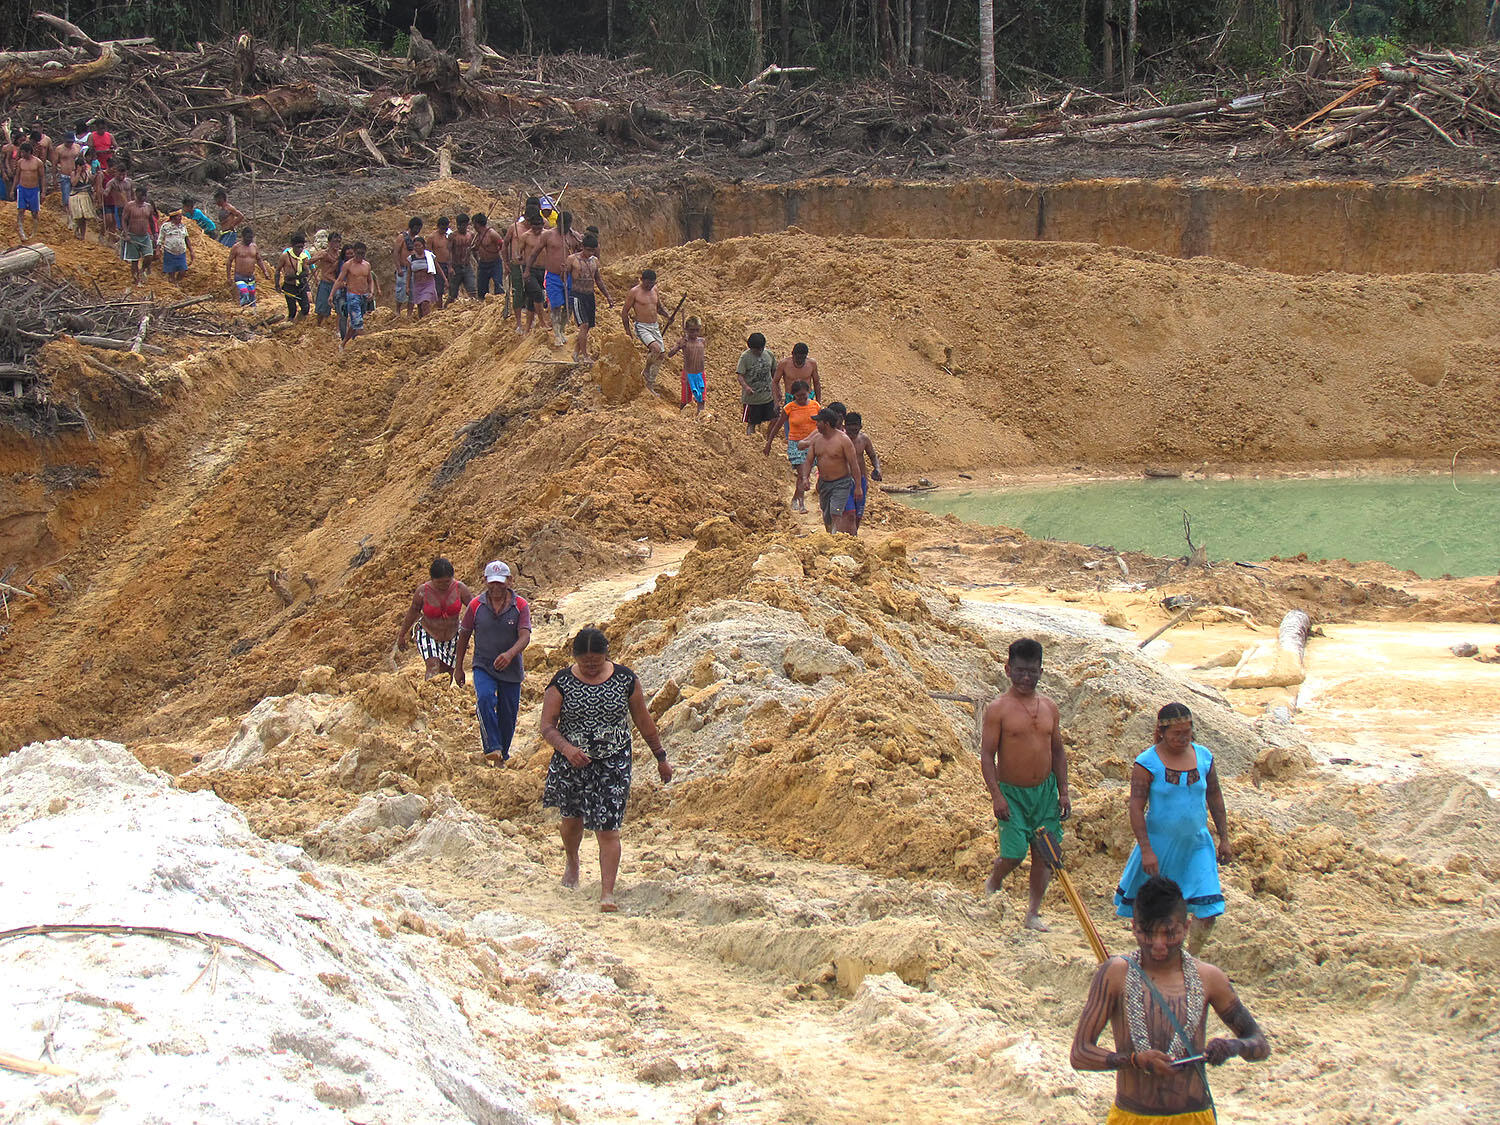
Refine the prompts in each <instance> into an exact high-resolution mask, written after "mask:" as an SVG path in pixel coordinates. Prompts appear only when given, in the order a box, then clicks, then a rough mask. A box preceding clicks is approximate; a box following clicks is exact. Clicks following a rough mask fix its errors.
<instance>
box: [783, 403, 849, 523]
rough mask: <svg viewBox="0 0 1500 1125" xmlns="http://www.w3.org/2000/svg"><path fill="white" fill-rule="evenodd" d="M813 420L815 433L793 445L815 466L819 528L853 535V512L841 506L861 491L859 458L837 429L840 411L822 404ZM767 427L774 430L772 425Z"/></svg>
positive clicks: (845, 435)
mask: <svg viewBox="0 0 1500 1125" xmlns="http://www.w3.org/2000/svg"><path fill="white" fill-rule="evenodd" d="M813 421H814V422H816V423H817V426H818V429H817V432H816V433H812V434H809V435H808V436H807V437H805V438H803V439H802V440H801V441H799V442H798V443H797V444H798V445H799V446H801V447H802V448H803V449H805V450H807V452H808V457H809V459H810V460H812V461H813V462H814V463H816V464H817V466H818V506H819V507H821V508H822V509H823V530H824V531H828V532H844V533H845V534H847V535H853V534H854V514H853V513H852V512H846V511H845V510H844V509H845V507H846V506H847V505H848V503H849V497H851V496H853V497H855V498H856V499H858V498H859V497H861V496H863V495H864V494H865V491H864V485H863V484H862V483H861V482H860V479H859V473H858V472H857V470H858V469H859V457H858V455H857V454H856V453H855V452H854V443H853V442H852V441H850V440H849V435H848V434H846V433H844V431H843V430H841V429H839V427H840V426H841V425H843V422H844V416H843V415H842V414H840V413H839V412H838V411H836V410H830V409H828V407H826V406H825V407H824V408H823V409H822V410H820V411H818V412H817V413H816V414H814V415H813ZM771 428H772V431H773V432H774V430H775V427H774V426H773V427H771Z"/></svg>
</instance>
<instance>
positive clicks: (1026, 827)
mask: <svg viewBox="0 0 1500 1125" xmlns="http://www.w3.org/2000/svg"><path fill="white" fill-rule="evenodd" d="M1000 795H1001V796H1003V797H1004V798H1005V801H1006V804H1008V805H1010V819H1009V820H1002V821H998V822H997V823H998V824H999V827H1000V856H1001V858H1002V859H1025V858H1026V852H1027V851H1028V850H1029V849H1030V847H1031V837H1032V834H1033V833H1034V832H1035V831H1036V830H1037V829H1038V828H1045V829H1046V830H1047V831H1048V832H1050V833H1052V835H1053V836H1055V837H1057V839H1059V840H1061V839H1062V806H1061V804H1060V803H1059V802H1058V799H1057V778H1056V776H1055V775H1053V774H1050V773H1049V774H1048V775H1047V777H1046V778H1045V779H1044V780H1043V781H1042V783H1041V784H1040V785H1033V786H1031V787H1030V788H1026V787H1023V786H1020V785H1006V784H1005V783H1004V782H1003V781H1002V782H1001V783H1000Z"/></svg>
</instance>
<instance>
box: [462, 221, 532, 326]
mask: <svg viewBox="0 0 1500 1125" xmlns="http://www.w3.org/2000/svg"><path fill="white" fill-rule="evenodd" d="M504 247H505V239H504V238H503V237H502V236H501V234H500V232H499V231H497V230H495V229H494V228H493V227H492V226H490V224H489V220H488V219H487V218H485V216H484V215H482V214H481V215H475V216H474V259H475V261H476V262H477V263H478V271H477V272H478V274H479V299H480V300H481V301H483V300H484V296H485V294H486V293H488V292H489V291H490V284H491V283H492V282H493V283H494V286H495V296H497V297H498V296H499V295H500V294H501V293H502V292H504V289H505V286H504V280H503V278H504V275H503V274H502V273H501V272H500V271H501V269H503V268H504V262H503V260H502V258H501V252H502V251H503V250H504ZM520 330H521V314H520V313H517V314H516V331H518V332H519V331H520Z"/></svg>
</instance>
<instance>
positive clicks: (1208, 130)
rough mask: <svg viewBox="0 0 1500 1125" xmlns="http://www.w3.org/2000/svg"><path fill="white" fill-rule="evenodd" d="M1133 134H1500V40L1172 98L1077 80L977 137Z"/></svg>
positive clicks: (1397, 137) (1446, 139) (1317, 62)
mask: <svg viewBox="0 0 1500 1125" xmlns="http://www.w3.org/2000/svg"><path fill="white" fill-rule="evenodd" d="M1134 137H1142V138H1148V139H1149V138H1160V139H1179V138H1196V139H1201V140H1210V139H1230V140H1241V139H1245V140H1248V139H1252V138H1254V139H1264V138H1268V137H1269V138H1270V139H1271V145H1272V147H1276V148H1280V149H1282V150H1287V151H1294V150H1301V151H1305V152H1307V153H1311V154H1316V153H1324V152H1328V151H1330V150H1333V149H1338V148H1343V149H1345V150H1346V151H1351V152H1352V151H1356V150H1358V151H1363V152H1371V153H1373V152H1378V151H1381V150H1382V149H1384V148H1387V147H1390V146H1392V145H1396V144H1402V143H1407V144H1415V143H1421V144H1427V143H1432V142H1433V141H1437V142H1439V143H1441V144H1442V145H1445V146H1449V147H1452V148H1455V149H1462V148H1472V147H1477V146H1480V145H1495V144H1497V143H1500V49H1496V48H1486V49H1484V50H1480V51H1469V52H1459V51H1443V52H1440V53H1439V52H1430V51H1417V52H1414V53H1413V54H1412V55H1411V56H1410V57H1409V58H1408V59H1407V60H1406V61H1405V62H1404V63H1402V64H1400V65H1395V64H1391V65H1384V66H1376V67H1369V68H1367V69H1362V70H1361V69H1356V68H1354V67H1353V66H1351V65H1349V64H1348V63H1347V62H1346V63H1344V64H1343V65H1342V66H1340V65H1339V63H1338V61H1337V60H1336V59H1333V58H1331V57H1330V55H1329V53H1328V52H1327V50H1324V51H1323V52H1322V53H1320V54H1318V55H1316V56H1315V57H1314V59H1313V62H1312V64H1311V65H1310V66H1309V67H1308V69H1307V70H1306V71H1304V72H1301V73H1295V74H1293V73H1288V74H1285V75H1283V76H1281V77H1280V78H1279V79H1277V80H1274V81H1271V82H1269V83H1267V84H1265V85H1264V86H1263V87H1262V88H1260V89H1247V90H1244V91H1243V92H1239V93H1236V94H1233V95H1231V94H1227V93H1224V92H1221V91H1218V90H1215V89H1212V88H1208V89H1205V90H1203V91H1202V92H1201V94H1199V95H1198V96H1193V97H1189V98H1188V99H1187V100H1184V101H1179V102H1175V103H1172V104H1167V103H1164V102H1162V101H1161V100H1160V99H1158V98H1156V97H1155V95H1153V94H1152V93H1151V92H1150V91H1149V90H1145V89H1141V90H1138V91H1137V92H1136V96H1135V97H1134V98H1133V99H1130V100H1128V101H1127V100H1125V99H1123V98H1122V97H1121V96H1119V95H1116V96H1112V97H1111V96H1107V95H1102V94H1099V93H1096V92H1094V91H1090V90H1082V89H1077V88H1074V89H1069V90H1066V91H1059V92H1057V93H1054V94H1052V95H1049V96H1047V97H1045V98H1039V99H1037V100H1035V101H1033V102H1030V103H1028V104H1024V105H1012V106H1007V107H1005V108H1004V109H1002V110H999V111H998V112H997V113H996V114H995V115H994V117H993V118H992V119H991V121H990V124H989V127H988V128H987V129H985V130H982V131H976V132H974V133H972V134H970V139H971V140H973V141H975V142H987V143H989V144H993V145H998V146H1001V147H1006V146H1025V145H1035V144H1039V143H1040V144H1055V143H1058V142H1062V141H1085V142H1117V141H1124V140H1128V139H1131V138H1134Z"/></svg>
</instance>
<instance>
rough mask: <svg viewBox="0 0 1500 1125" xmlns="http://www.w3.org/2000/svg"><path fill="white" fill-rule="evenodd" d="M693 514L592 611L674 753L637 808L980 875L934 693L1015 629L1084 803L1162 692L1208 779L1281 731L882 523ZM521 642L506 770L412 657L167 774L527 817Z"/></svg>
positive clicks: (552, 658) (999, 647) (298, 828)
mask: <svg viewBox="0 0 1500 1125" xmlns="http://www.w3.org/2000/svg"><path fill="white" fill-rule="evenodd" d="M698 535H699V548H698V549H696V550H694V551H692V552H690V553H689V554H688V555H687V557H686V558H685V559H684V560H683V563H682V566H681V569H680V571H679V572H678V574H677V575H676V576H673V577H663V578H661V579H660V580H659V581H658V582H657V586H656V589H655V590H654V591H653V592H651V593H648V594H646V595H644V596H642V597H639V598H637V599H635V600H634V601H631V602H629V603H627V604H626V606H625V607H624V608H623V609H622V610H621V611H620V613H619V614H618V615H617V616H616V618H615V620H613V621H612V622H610V623H609V624H608V625H607V629H608V631H609V632H610V634H611V635H612V636H614V637H615V638H616V642H617V651H618V653H619V658H620V659H621V660H622V661H624V662H626V663H628V664H629V665H630V666H632V667H634V668H635V669H636V670H637V671H638V673H639V674H640V675H641V677H642V681H643V684H644V686H645V687H646V689H647V691H648V695H649V698H650V705H651V709H652V711H653V713H655V714H656V715H657V716H658V721H659V724H660V727H661V730H662V733H663V737H664V738H665V740H666V741H667V744H668V745H669V746H670V747H671V748H672V751H673V754H674V759H675V760H676V762H677V763H678V776H677V779H676V780H675V781H674V783H673V786H672V789H671V791H670V794H663V793H662V792H661V791H660V790H658V789H657V788H656V787H654V786H652V785H649V784H643V785H640V786H638V788H637V792H636V795H635V797H634V798H633V800H634V801H635V804H634V805H633V808H634V809H635V811H636V814H637V815H643V816H648V817H658V818H665V819H666V822H668V823H671V824H673V825H676V826H678V827H681V828H686V829H693V828H700V827H702V828H706V827H710V826H713V827H716V828H717V829H718V830H719V831H722V832H724V833H727V834H728V835H730V836H735V837H740V838H743V839H748V840H755V841H760V842H765V843H769V844H771V845H773V846H775V847H778V848H781V849H784V850H787V851H791V852H796V853H800V854H804V855H807V856H810V857H813V858H817V859H820V860H822V861H824V862H836V863H844V864H856V865H864V866H868V867H870V868H871V869H873V870H877V871H881V872H885V873H888V874H894V875H923V876H936V877H939V878H944V879H957V880H961V881H970V880H974V879H977V878H979V877H980V876H981V874H982V872H983V870H984V869H985V868H986V867H987V865H988V863H989V861H990V859H991V858H992V856H991V855H990V848H991V847H992V841H991V839H990V837H989V833H988V832H987V831H985V830H984V827H983V826H984V825H985V824H986V822H987V821H988V819H989V811H988V800H987V798H986V797H985V793H984V786H983V783H982V780H981V778H980V774H979V763H978V756H977V745H976V741H975V719H974V716H973V712H972V709H971V708H970V706H969V705H968V704H963V703H955V702H950V701H942V702H938V701H935V700H934V699H933V698H932V696H931V694H930V693H933V692H938V693H957V694H961V695H966V696H971V697H974V698H978V699H982V700H985V699H989V698H991V697H993V696H994V695H995V694H996V693H998V692H999V691H1001V690H1003V689H1004V677H1003V673H1002V671H1001V665H1002V664H1003V662H1004V659H1005V649H1006V647H1007V645H1008V644H1009V642H1010V641H1011V640H1014V639H1016V638H1017V637H1019V636H1023V635H1032V636H1036V637H1038V638H1039V639H1041V640H1042V641H1043V643H1044V645H1046V647H1047V652H1048V656H1047V659H1048V672H1047V678H1046V680H1045V681H1044V688H1045V689H1046V690H1048V691H1049V692H1051V693H1052V694H1053V695H1054V696H1055V698H1057V700H1058V703H1059V706H1060V708H1061V710H1062V715H1063V723H1064V727H1065V729H1066V732H1067V735H1066V738H1067V743H1068V745H1069V747H1070V754H1071V756H1072V761H1073V766H1072V777H1073V782H1074V787H1075V791H1076V792H1077V793H1078V794H1079V799H1080V801H1083V802H1087V801H1088V800H1089V799H1090V795H1092V794H1096V793H1099V794H1102V793H1103V791H1106V790H1108V791H1110V792H1113V790H1114V789H1117V788H1118V787H1119V785H1120V784H1121V783H1122V782H1123V780H1124V778H1125V776H1126V773H1127V771H1128V761H1129V758H1131V757H1133V756H1134V754H1135V753H1136V752H1137V751H1138V750H1139V749H1140V748H1141V747H1144V746H1145V745H1147V744H1148V743H1149V741H1150V737H1151V727H1152V720H1153V716H1154V714H1155V712H1156V710H1157V709H1158V708H1159V707H1160V706H1161V705H1162V704H1164V703H1166V702H1168V701H1169V700H1172V699H1187V700H1189V701H1190V702H1191V704H1192V706H1193V708H1194V711H1195V713H1196V715H1197V717H1198V724H1199V729H1200V732H1201V735H1202V737H1203V738H1204V739H1205V740H1207V741H1209V742H1211V744H1212V745H1213V746H1214V747H1215V751H1216V753H1217V754H1218V756H1219V760H1220V762H1221V763H1222V766H1221V769H1222V771H1223V772H1224V774H1225V775H1226V776H1237V775H1241V774H1244V773H1245V772H1246V771H1247V770H1248V769H1249V768H1250V767H1251V765H1252V764H1253V763H1254V762H1255V761H1256V759H1257V758H1258V757H1259V756H1261V755H1262V754H1263V753H1265V752H1266V751H1267V749H1268V748H1272V747H1292V746H1293V745H1294V744H1292V743H1291V742H1289V741H1288V739H1287V738H1286V736H1285V735H1284V734H1283V733H1282V732H1280V731H1279V730H1278V729H1277V728H1275V727H1274V726H1264V727H1252V726H1251V725H1250V724H1249V723H1247V722H1246V721H1245V720H1244V719H1242V718H1241V717H1239V716H1238V715H1236V714H1234V713H1233V712H1232V711H1231V710H1230V708H1229V707H1228V706H1227V705H1226V704H1225V702H1224V701H1223V699H1222V698H1221V697H1219V696H1218V695H1217V693H1214V692H1211V691H1207V690H1206V689H1203V688H1200V687H1197V686H1196V685H1193V684H1190V683H1189V682H1187V681H1186V680H1184V679H1182V678H1181V677H1179V676H1177V675H1176V674H1175V673H1172V672H1170V671H1168V670H1165V669H1163V668H1161V667H1160V666H1159V665H1157V664H1156V663H1155V662H1154V661H1151V660H1149V659H1147V658H1145V657H1142V656H1140V655H1139V654H1138V653H1136V652H1134V650H1133V648H1131V647H1129V646H1125V645H1121V644H1120V643H1119V640H1118V639H1116V638H1112V637H1110V636H1107V635H1102V634H1101V635H1088V636H1085V635H1079V634H1078V633H1077V632H1076V631H1075V630H1073V629H1071V628H1070V627H1069V625H1068V624H1067V623H1066V622H1063V621H1061V620H1047V619H1045V618H1038V617H1036V616H1035V615H1031V616H1028V615H1024V614H1020V613H1005V612H1002V614H1001V615H1000V616H994V615H989V616H976V615H974V614H972V613H969V612H966V611H964V610H963V609H962V608H961V607H959V606H958V605H957V604H956V603H955V602H954V600H953V599H951V598H950V597H949V596H947V595H945V594H942V593H940V592H939V591H938V590H936V589H935V588H933V587H931V586H927V585H924V584H923V583H921V582H920V581H919V580H918V579H917V576H916V574H915V572H914V571H913V570H912V569H911V567H910V566H909V565H908V563H907V562H906V559H905V556H904V550H903V546H902V544H901V543H900V541H899V540H891V541H887V542H884V543H882V544H878V545H876V544H871V543H867V542H865V541H864V540H850V539H842V538H835V537H830V536H824V535H817V536H811V537H806V538H795V537H791V536H787V535H785V534H782V535H776V536H771V537H746V536H745V535H744V533H742V532H741V531H740V530H739V529H738V528H737V527H736V526H735V525H734V524H733V523H731V522H730V521H729V520H727V519H724V518H722V517H720V518H717V519H715V520H711V521H709V522H708V523H706V524H705V525H702V526H700V528H699V529H698ZM533 657H534V658H533V660H532V661H531V675H530V678H529V680H528V686H527V689H526V691H525V693H524V695H523V710H524V711H525V713H526V714H525V719H524V721H523V724H522V726H521V728H520V730H519V734H518V742H517V751H516V757H517V762H516V768H515V769H511V770H505V771H500V772H493V771H484V770H481V771H478V772H477V773H476V771H475V769H474V756H475V753H476V751H477V747H476V745H475V740H474V735H473V729H472V725H473V719H472V715H471V713H470V711H469V701H468V698H467V693H463V692H455V691H449V690H448V689H446V688H444V687H441V686H439V685H437V684H432V683H427V684H422V683H420V682H419V681H417V680H415V679H413V678H412V677H413V675H414V673H404V674H400V675H393V674H388V673H387V674H376V675H360V676H355V677H348V678H344V679H343V680H342V681H339V680H338V679H337V678H336V677H335V676H334V674H333V673H332V670H331V669H328V670H324V671H320V672H311V673H308V674H307V675H305V676H304V677H302V683H303V685H304V689H305V690H304V691H302V692H299V693H293V694H289V695H287V696H285V697H277V698H272V699H267V700H265V701H263V702H261V703H260V704H258V705H257V706H256V707H255V709H254V710H253V711H251V712H250V714H249V715H248V716H247V717H246V719H245V720H244V721H243V722H242V723H241V724H240V727H239V730H238V732H237V733H235V734H234V736H233V737H232V738H230V739H228V740H227V741H225V742H223V743H222V744H221V745H220V747H219V748H217V749H213V750H210V749H209V748H207V747H205V746H204V745H203V744H202V741H201V740H199V741H198V743H197V745H196V746H195V747H194V748H193V749H192V751H191V753H193V754H196V755H197V756H199V757H200V758H201V764H200V765H199V766H198V767H197V768H195V769H194V770H192V772H191V774H190V775H189V776H187V777H185V778H184V779H183V784H186V785H189V786H192V787H205V786H209V785H211V786H212V787H213V788H214V790H215V791H216V792H218V793H219V794H220V795H221V796H224V797H226V798H227V799H231V800H234V801H236V802H237V803H240V804H242V805H244V806H245V807H246V808H247V811H249V812H250V815H251V817H252V821H253V822H254V823H255V824H256V825H257V827H258V828H260V829H261V830H263V831H269V832H271V833H273V834H275V835H280V836H287V837H291V838H298V839H300V838H301V836H302V833H305V832H307V831H308V830H309V829H311V828H312V827H314V826H316V825H318V824H322V823H324V822H325V821H329V820H331V819H336V818H338V817H344V816H353V817H354V818H355V820H356V822H357V823H359V824H363V823H364V822H365V819H366V817H367V814H366V813H363V812H361V811H360V808H359V807H357V805H356V803H357V801H358V800H359V797H360V795H361V794H364V793H366V792H369V791H372V790H377V789H392V790H394V791H396V792H399V793H406V794H415V795H418V796H420V797H422V798H424V799H433V798H435V797H436V796H437V795H439V794H448V795H451V796H453V797H456V798H457V799H459V800H460V801H461V802H462V803H463V804H465V805H466V806H467V807H470V808H474V809H476V810H478V811H482V812H484V813H486V814H488V815H491V816H494V817H496V818H497V819H516V818H519V819H524V820H533V819H534V818H535V815H536V810H535V803H536V801H537V797H538V795H539V793H540V791H541V785H542V780H543V776H544V773H545V770H546V765H547V762H548V760H549V758H550V751H548V750H547V749H546V748H545V747H543V746H541V745H540V744H537V743H535V742H534V732H535V727H534V721H535V716H534V714H533V713H532V707H533V704H534V703H539V702H540V699H539V696H540V688H541V685H542V684H545V682H546V680H547V678H548V677H549V676H550V671H551V669H552V668H554V667H560V666H562V665H563V664H564V663H565V662H566V661H567V660H568V659H569V658H568V656H567V654H566V652H565V650H564V648H563V647H562V646H560V647H559V648H558V649H556V650H552V651H540V652H535V653H534V654H533ZM307 691H312V694H307ZM330 693H332V694H330ZM221 737H222V736H221ZM157 754H158V756H159V757H160V758H161V760H167V758H168V756H167V755H164V754H163V753H162V752H161V751H160V750H158V751H157ZM185 756H188V752H187V751H182V752H180V753H179V754H178V756H177V759H176V760H178V761H181V760H182V759H183V758H184V757H185ZM1101 799H1103V798H1102V797H1101ZM1111 799H1112V798H1111ZM408 812H409V814H410V817H412V818H415V817H418V816H420V815H421V814H422V806H419V805H417V804H413V805H412V806H411V808H410V809H409V810H408ZM378 823H380V824H381V825H383V826H384V827H390V825H388V824H385V822H383V821H380V822H378ZM402 827H404V828H409V827H410V821H408V822H407V823H405V824H404V825H403V826H402ZM346 834H347V833H345V832H344V831H343V830H342V829H339V830H337V831H336V832H335V833H334V836H335V837H342V836H344V835H346ZM351 854H352V857H353V858H365V855H364V853H362V852H358V851H356V852H354V853H351Z"/></svg>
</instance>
